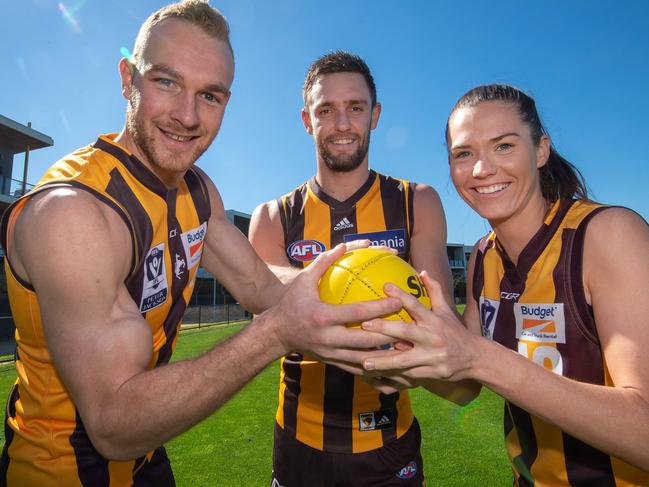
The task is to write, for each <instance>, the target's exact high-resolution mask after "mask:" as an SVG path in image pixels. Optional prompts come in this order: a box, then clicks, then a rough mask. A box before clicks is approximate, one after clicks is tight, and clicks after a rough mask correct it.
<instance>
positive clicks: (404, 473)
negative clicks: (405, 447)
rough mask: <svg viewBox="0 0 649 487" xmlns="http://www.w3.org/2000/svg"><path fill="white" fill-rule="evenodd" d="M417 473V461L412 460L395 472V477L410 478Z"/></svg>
mask: <svg viewBox="0 0 649 487" xmlns="http://www.w3.org/2000/svg"><path fill="white" fill-rule="evenodd" d="M415 475H417V463H416V462H415V461H412V462H410V463H408V465H406V466H405V467H403V468H402V469H401V470H399V471H398V472H397V478H398V479H401V480H407V479H412V478H414V477H415Z"/></svg>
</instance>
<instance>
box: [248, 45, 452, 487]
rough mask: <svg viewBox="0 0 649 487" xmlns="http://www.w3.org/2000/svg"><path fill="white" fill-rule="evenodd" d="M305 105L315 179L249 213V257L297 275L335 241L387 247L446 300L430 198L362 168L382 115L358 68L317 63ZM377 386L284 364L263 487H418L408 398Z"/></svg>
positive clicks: (318, 366)
mask: <svg viewBox="0 0 649 487" xmlns="http://www.w3.org/2000/svg"><path fill="white" fill-rule="evenodd" d="M303 98H304V108H303V109H302V121H303V123H304V127H305V129H306V131H307V133H309V134H310V135H312V136H313V140H314V142H315V147H316V163H317V166H316V175H315V176H314V177H313V178H311V179H310V180H309V181H307V182H306V183H304V184H303V185H301V186H300V187H298V188H297V189H295V190H294V191H292V192H291V193H288V194H286V195H284V196H282V197H281V198H279V199H278V200H277V201H270V202H267V203H264V204H263V205H260V206H259V207H258V208H257V209H256V210H255V213H254V214H253V218H252V222H251V225H250V239H251V242H252V244H253V246H254V247H255V249H256V250H257V253H258V254H259V255H260V256H261V257H262V258H263V259H264V260H265V261H266V262H267V263H268V264H272V265H276V266H293V267H297V268H302V267H306V266H308V265H309V264H311V263H312V261H313V259H315V258H316V256H317V254H318V253H319V252H323V251H325V250H326V249H330V248H332V247H333V246H335V245H336V244H338V243H340V242H348V241H352V240H355V239H362V238H366V239H369V240H371V241H372V242H374V243H375V244H377V245H378V244H385V243H392V244H393V245H392V246H393V248H394V249H395V250H396V251H397V252H398V253H399V255H400V256H401V257H402V258H403V259H405V260H409V261H411V262H412V264H413V265H414V266H415V267H416V268H417V269H418V270H419V271H422V270H424V269H425V270H427V271H428V272H429V274H430V275H432V276H434V278H435V279H436V280H438V281H439V282H440V283H442V286H443V287H444V292H445V294H446V296H447V299H448V300H449V301H450V270H449V268H448V262H447V260H446V250H445V249H446V247H445V245H446V222H445V219H444V213H443V210H442V206H441V203H440V201H439V197H438V196H437V193H436V192H435V191H434V190H433V189H432V188H431V187H429V186H426V185H420V184H414V183H412V182H408V181H405V180H402V179H394V178H391V177H389V176H384V175H382V174H379V173H377V172H375V171H373V170H370V168H369V162H368V149H369V144H370V132H371V131H372V130H373V129H374V128H376V126H377V123H378V121H379V115H380V113H381V105H380V104H379V103H378V102H377V101H376V87H375V84H374V80H373V78H372V75H371V73H370V71H369V69H368V67H367V65H366V64H365V62H364V61H363V60H362V59H361V58H359V57H358V56H356V55H354V54H350V53H347V52H343V51H338V52H334V53H331V54H327V55H325V56H323V57H321V58H320V59H318V60H316V61H315V62H314V63H313V64H312V65H311V67H310V69H309V71H308V73H307V75H306V79H305V81H304V89H303ZM293 352H297V351H293ZM374 384H375V385H377V386H379V384H376V383H374ZM410 385H416V384H410ZM382 386H385V384H382ZM382 386H379V387H380V388H381V390H383V391H384V392H392V393H382V392H381V391H380V390H378V389H375V388H373V387H372V386H371V385H369V383H368V381H366V380H364V379H362V378H359V377H355V376H354V375H352V374H351V373H348V372H346V371H344V370H342V369H341V368H338V367H336V366H334V365H328V364H324V363H322V362H320V361H318V360H316V359H315V358H314V357H312V356H309V355H307V354H302V353H291V354H289V355H287V356H286V357H284V358H283V359H282V365H281V383H280V393H279V408H278V410H277V415H276V425H275V444H274V451H273V484H272V485H282V486H286V487H295V486H303V485H309V486H335V485H354V486H375V485H385V486H390V485H397V486H421V485H422V483H423V465H422V460H421V455H420V452H419V447H420V441H421V437H420V432H419V426H418V424H417V421H416V420H415V419H414V416H413V413H412V409H411V407H410V400H409V398H408V394H407V392H405V391H403V392H395V389H396V388H398V387H395V388H392V387H382ZM392 386H394V384H392ZM426 386H427V387H429V388H431V390H435V391H436V392H438V393H442V394H443V391H441V390H439V389H437V390H436V389H435V387H436V385H435V384H432V383H429V384H426Z"/></svg>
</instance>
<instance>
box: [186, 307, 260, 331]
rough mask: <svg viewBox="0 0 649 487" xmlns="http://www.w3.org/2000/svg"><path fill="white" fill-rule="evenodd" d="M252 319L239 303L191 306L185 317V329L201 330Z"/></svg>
mask: <svg viewBox="0 0 649 487" xmlns="http://www.w3.org/2000/svg"><path fill="white" fill-rule="evenodd" d="M251 318H252V315H251V314H250V313H249V312H248V311H246V310H245V309H243V308H242V307H241V305H240V304H238V303H234V304H216V305H211V304H209V305H202V306H189V307H188V308H187V309H186V310H185V314H184V315H183V327H184V328H185V327H190V328H201V327H205V326H212V325H218V324H227V323H232V322H235V321H244V320H249V319H251Z"/></svg>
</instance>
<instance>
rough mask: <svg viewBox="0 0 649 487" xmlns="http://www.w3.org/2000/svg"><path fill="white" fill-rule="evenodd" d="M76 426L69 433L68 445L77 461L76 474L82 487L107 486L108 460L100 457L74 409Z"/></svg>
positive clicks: (108, 477) (108, 480) (108, 476)
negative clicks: (70, 433)
mask: <svg viewBox="0 0 649 487" xmlns="http://www.w3.org/2000/svg"><path fill="white" fill-rule="evenodd" d="M76 423H77V424H76V427H75V429H74V432H73V433H72V435H70V445H71V446H72V449H73V450H74V455H75V458H76V462H77V474H78V475H79V481H80V482H81V485H82V486H83V487H108V485H109V482H110V475H109V474H108V460H106V459H105V458H104V457H102V456H101V455H100V454H99V452H98V451H97V450H96V449H95V447H94V446H93V445H92V443H91V442H90V438H89V437H88V434H87V433H86V428H85V426H84V425H83V421H81V416H79V412H78V411H76Z"/></svg>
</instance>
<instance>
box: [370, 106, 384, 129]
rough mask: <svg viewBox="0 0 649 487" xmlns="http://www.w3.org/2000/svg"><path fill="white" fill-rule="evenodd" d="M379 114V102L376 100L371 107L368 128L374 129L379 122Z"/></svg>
mask: <svg viewBox="0 0 649 487" xmlns="http://www.w3.org/2000/svg"><path fill="white" fill-rule="evenodd" d="M380 116H381V104H380V103H379V102H378V101H377V102H376V104H375V105H374V108H372V121H371V123H370V129H371V130H374V129H375V128H376V126H377V125H378V124H379V117H380Z"/></svg>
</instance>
